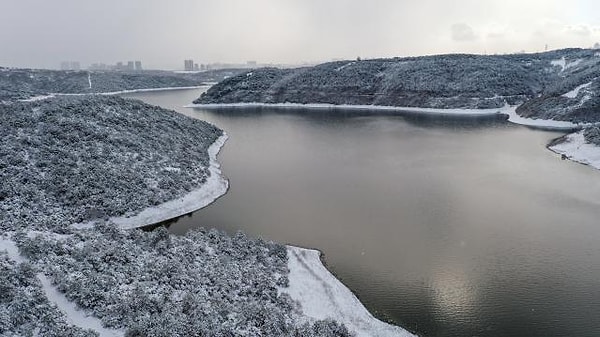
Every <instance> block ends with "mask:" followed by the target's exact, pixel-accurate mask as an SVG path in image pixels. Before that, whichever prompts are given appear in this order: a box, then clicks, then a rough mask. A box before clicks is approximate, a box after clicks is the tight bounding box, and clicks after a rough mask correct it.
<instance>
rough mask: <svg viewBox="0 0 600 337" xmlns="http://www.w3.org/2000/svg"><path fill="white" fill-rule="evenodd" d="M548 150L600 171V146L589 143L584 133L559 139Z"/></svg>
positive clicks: (580, 132)
mask: <svg viewBox="0 0 600 337" xmlns="http://www.w3.org/2000/svg"><path fill="white" fill-rule="evenodd" d="M546 148H547V149H548V150H550V151H552V152H554V153H556V154H559V155H562V156H565V157H566V158H565V159H568V160H570V161H573V162H576V163H579V164H582V165H586V166H589V167H591V168H593V169H597V170H600V146H597V145H594V144H590V143H587V142H586V141H585V137H584V136H583V132H582V131H579V132H574V133H570V134H567V135H564V136H561V137H558V138H556V139H554V140H552V141H551V142H550V143H549V144H548V146H546Z"/></svg>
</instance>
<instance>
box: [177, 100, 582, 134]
mask: <svg viewBox="0 0 600 337" xmlns="http://www.w3.org/2000/svg"><path fill="white" fill-rule="evenodd" d="M184 107H185V108H198V109H219V108H284V109H314V110H355V111H364V110H373V111H388V112H418V113H424V114H430V115H443V116H473V117H479V116H493V115H505V116H507V117H508V121H509V122H511V123H514V124H519V125H524V126H529V127H536V128H542V129H546V130H573V129H578V128H581V127H583V126H586V125H588V124H585V123H573V122H568V121H557V120H551V119H533V118H526V117H521V116H519V115H518V114H517V112H516V110H517V106H516V105H505V106H503V107H501V108H491V109H465V108H450V109H442V108H419V107H400V106H385V105H352V104H339V105H337V104H321V103H311V104H300V103H219V104H188V105H185V106H184Z"/></svg>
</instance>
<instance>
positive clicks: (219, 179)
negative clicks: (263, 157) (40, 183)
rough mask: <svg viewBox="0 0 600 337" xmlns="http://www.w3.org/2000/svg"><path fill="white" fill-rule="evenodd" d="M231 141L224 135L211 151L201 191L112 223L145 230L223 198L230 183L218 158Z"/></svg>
mask: <svg viewBox="0 0 600 337" xmlns="http://www.w3.org/2000/svg"><path fill="white" fill-rule="evenodd" d="M227 138H228V136H227V134H226V133H223V135H222V136H221V137H219V138H218V139H217V140H216V141H215V142H214V143H213V144H212V145H211V146H210V147H209V148H208V155H209V158H210V163H209V167H208V171H209V172H210V176H209V177H207V179H206V182H205V183H204V184H203V185H202V186H201V187H200V188H198V189H196V190H194V191H192V192H190V193H188V194H186V195H184V196H183V197H181V198H177V199H174V200H170V201H167V202H165V203H162V204H160V205H157V206H153V207H148V208H146V209H144V210H142V211H141V212H139V213H137V214H136V215H134V216H131V217H114V218H111V219H110V221H112V222H113V223H115V224H117V225H118V226H119V227H120V228H123V229H129V228H137V227H143V226H147V225H152V224H155V223H159V222H162V221H165V220H169V219H173V218H177V217H179V216H182V215H185V214H187V213H191V212H194V211H197V210H199V209H201V208H204V207H206V206H208V205H210V204H211V203H212V202H214V201H215V200H217V199H218V198H219V197H221V196H223V195H224V194H225V193H226V192H227V189H228V188H229V181H227V179H225V177H223V175H222V173H221V165H220V164H219V162H218V161H217V155H218V154H219V152H220V151H221V148H222V147H223V145H225V142H226V141H227ZM74 226H75V227H78V228H85V227H91V226H92V223H85V224H76V225H74Z"/></svg>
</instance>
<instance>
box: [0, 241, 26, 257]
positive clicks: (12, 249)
mask: <svg viewBox="0 0 600 337" xmlns="http://www.w3.org/2000/svg"><path fill="white" fill-rule="evenodd" d="M3 250H4V251H6V253H7V254H8V257H9V258H10V259H11V260H13V261H15V262H19V263H21V262H26V261H27V260H26V259H25V258H24V257H23V256H21V253H19V248H17V245H15V243H14V241H12V240H10V239H7V238H4V237H1V236H0V251H3Z"/></svg>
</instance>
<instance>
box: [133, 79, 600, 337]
mask: <svg viewBox="0 0 600 337" xmlns="http://www.w3.org/2000/svg"><path fill="white" fill-rule="evenodd" d="M198 95H199V92H198V91H194V90H192V91H180V92H166V93H144V94H135V95H130V96H134V97H139V98H142V99H144V100H146V101H148V102H150V103H154V104H158V105H162V106H166V107H170V108H175V109H177V110H178V111H180V112H182V113H185V114H187V115H191V116H193V117H196V118H201V119H204V120H207V121H210V122H212V123H214V124H216V125H217V126H219V127H221V128H223V129H225V130H226V131H227V132H228V133H229V136H230V139H229V141H228V142H227V144H226V145H225V147H224V148H223V150H222V153H221V154H220V156H219V161H220V162H221V163H222V165H223V170H224V173H225V174H226V175H227V177H228V178H229V179H230V182H231V189H230V191H229V192H228V194H227V195H225V196H224V197H222V198H221V199H219V200H218V201H217V202H216V203H215V204H213V205H211V206H209V207H207V208H205V209H203V210H201V211H199V212H196V213H194V214H193V215H192V216H191V217H184V218H182V219H180V220H179V221H177V222H176V223H174V224H173V225H172V226H171V227H170V229H171V231H172V232H174V233H183V232H185V231H186V230H188V229H190V228H195V227H199V226H204V227H217V228H220V229H223V230H227V231H229V232H235V231H237V230H243V231H245V232H247V233H250V234H251V235H256V236H262V237H265V238H268V239H273V240H277V241H280V242H286V243H291V244H296V245H300V246H307V247H315V248H318V249H320V250H322V251H323V252H324V254H325V260H326V262H327V264H328V267H329V268H330V270H332V271H333V272H334V273H335V274H336V275H337V276H338V277H339V278H340V279H341V280H342V281H343V282H344V283H345V284H347V285H348V286H349V287H350V288H351V289H352V290H353V291H354V292H355V293H356V294H357V295H358V296H359V298H360V299H361V300H362V301H363V303H365V305H366V306H367V307H368V308H369V309H370V310H371V311H372V312H374V313H375V314H377V315H378V316H379V317H382V318H385V319H389V320H392V321H394V322H396V323H398V324H400V325H402V326H404V327H406V328H408V329H410V330H413V331H415V330H416V331H417V332H419V334H423V335H427V336H473V335H476V336H557V335H563V336H565V335H569V336H597V335H600V321H599V320H598V319H597V317H596V316H597V315H596V313H597V312H599V311H600V310H599V309H600V292H598V291H597V289H598V288H599V285H600V284H599V281H598V280H599V279H600V245H598V238H599V237H600V225H599V223H598V220H597V219H598V218H600V207H599V206H600V205H599V202H600V172H598V171H595V170H593V169H590V168H588V167H585V166H582V165H579V164H575V163H571V162H568V161H561V160H560V159H559V158H558V156H557V155H555V154H553V153H551V152H550V151H548V150H546V149H545V146H546V144H547V143H548V142H549V141H550V140H551V139H553V138H555V137H557V136H559V135H560V134H559V133H555V132H544V131H534V130H529V129H526V128H523V127H519V126H515V125H511V124H508V123H506V122H505V121H504V120H503V118H502V117H492V118H483V119H476V120H475V119H464V118H439V117H432V116H415V115H399V116H397V115H396V116H395V115H382V116H368V115H365V114H364V113H363V114H355V113H351V112H339V111H338V112H323V111H321V112H315V111H306V110H284V111H282V110H273V109H245V110H230V109H224V110H220V111H214V110H211V111H203V110H194V109H183V108H181V106H183V105H184V104H187V103H188V102H191V101H192V100H193V99H194V98H196V97H197V96H198Z"/></svg>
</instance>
